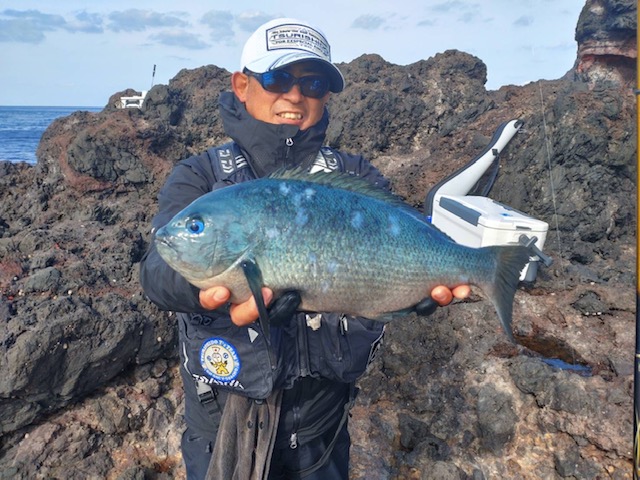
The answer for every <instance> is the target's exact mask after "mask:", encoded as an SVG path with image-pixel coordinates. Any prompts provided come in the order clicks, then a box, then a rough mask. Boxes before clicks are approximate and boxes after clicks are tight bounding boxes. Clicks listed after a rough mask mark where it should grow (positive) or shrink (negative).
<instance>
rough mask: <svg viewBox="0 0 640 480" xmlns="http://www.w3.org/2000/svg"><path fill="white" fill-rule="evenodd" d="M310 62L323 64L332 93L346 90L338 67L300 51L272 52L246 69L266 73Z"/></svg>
mask: <svg viewBox="0 0 640 480" xmlns="http://www.w3.org/2000/svg"><path fill="white" fill-rule="evenodd" d="M309 60H313V61H315V62H318V63H320V64H322V66H323V67H324V70H325V72H326V73H327V75H328V76H329V82H330V88H329V90H330V91H332V92H333V93H339V92H341V91H342V90H344V83H345V82H344V77H343V76H342V72H341V71H340V70H339V69H338V67H336V66H335V65H334V64H333V63H331V62H328V61H326V60H325V59H323V58H320V57H319V56H318V55H314V54H313V53H310V52H301V51H299V50H296V51H293V52H291V53H287V54H284V55H283V53H282V51H279V52H277V53H276V52H270V54H269V55H265V56H264V57H262V58H259V59H257V60H254V61H253V62H251V63H248V64H246V65H245V66H244V68H246V69H248V70H250V71H252V72H255V73H265V72H268V71H270V70H276V69H278V68H284V67H287V66H289V65H293V64H295V63H300V62H306V61H309Z"/></svg>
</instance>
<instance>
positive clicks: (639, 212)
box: [633, 8, 640, 480]
mask: <svg viewBox="0 0 640 480" xmlns="http://www.w3.org/2000/svg"><path fill="white" fill-rule="evenodd" d="M636 10H637V11H636V15H637V19H636V20H637V21H636V42H637V43H636V90H635V94H636V355H635V359H634V367H635V368H634V373H633V414H634V415H633V432H634V436H633V478H634V479H635V480H638V479H639V478H640V455H639V451H638V449H640V431H638V429H639V428H640V385H639V384H638V382H640V372H639V370H640V319H639V315H638V309H639V307H640V280H639V278H640V236H639V235H638V234H639V233H640V229H639V228H638V222H639V220H640V203H638V193H639V188H640V187H639V185H640V153H639V152H640V150H639V149H638V146H639V145H640V141H639V140H638V137H639V136H640V102H639V101H638V98H639V97H638V95H640V74H639V73H638V71H639V70H640V58H639V57H638V52H640V36H638V35H637V25H640V10H639V9H637V8H636Z"/></svg>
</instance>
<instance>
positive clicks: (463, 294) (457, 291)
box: [451, 285, 471, 300]
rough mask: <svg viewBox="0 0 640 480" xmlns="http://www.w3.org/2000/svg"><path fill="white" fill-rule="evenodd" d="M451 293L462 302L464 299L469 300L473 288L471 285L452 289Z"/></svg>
mask: <svg viewBox="0 0 640 480" xmlns="http://www.w3.org/2000/svg"><path fill="white" fill-rule="evenodd" d="M451 293H453V296H454V297H456V298H457V299H459V300H462V299H463V298H467V297H468V296H469V295H471V287H470V286H469V285H460V286H458V287H456V288H454V289H452V290H451Z"/></svg>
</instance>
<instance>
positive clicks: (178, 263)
mask: <svg viewBox="0 0 640 480" xmlns="http://www.w3.org/2000/svg"><path fill="white" fill-rule="evenodd" d="M155 242H156V246H157V249H158V252H159V254H160V255H161V256H162V258H163V259H164V260H165V261H166V262H167V263H168V264H169V265H170V266H171V267H172V268H173V269H175V270H176V271H177V272H179V273H180V274H181V275H182V276H183V277H185V278H186V279H187V280H188V281H189V282H190V283H192V284H193V285H195V286H197V287H199V288H207V287H210V286H226V287H227V288H229V289H230V290H231V292H232V298H231V301H232V302H234V303H236V302H242V301H244V300H246V299H248V298H249V297H250V295H251V290H250V289H249V286H248V283H247V279H246V277H245V275H244V273H243V270H242V268H241V265H242V262H243V261H245V260H251V261H253V262H255V264H256V265H257V266H258V268H259V270H260V272H261V281H262V283H263V285H264V286H267V287H269V288H271V289H272V290H273V291H274V294H275V295H276V296H277V295H279V294H280V293H282V292H285V291H288V290H297V291H298V292H300V296H301V300H302V303H301V305H300V309H301V310H306V311H315V312H337V313H344V314H350V315H356V316H363V317H367V318H372V319H378V320H381V321H388V320H391V319H392V318H393V317H394V316H396V315H397V314H398V313H405V312H406V311H408V310H409V309H411V307H413V306H415V305H416V304H417V303H418V302H420V301H421V300H423V299H424V298H426V297H428V296H429V295H430V292H431V290H432V289H433V288H434V287H435V286H437V285H446V286H448V287H450V288H453V287H456V286H458V285H462V284H473V285H477V286H479V287H480V288H481V289H482V290H483V291H484V292H485V293H486V294H487V295H488V296H489V297H490V298H491V299H492V301H493V303H494V305H495V307H496V310H497V311H498V315H499V317H500V319H501V321H502V324H503V326H504V328H505V331H506V332H507V334H508V335H509V337H510V338H513V337H512V334H511V327H510V323H511V315H512V303H513V297H514V295H515V290H516V287H517V284H518V278H519V274H520V271H521V270H522V268H523V267H524V265H525V264H526V263H527V262H528V261H529V252H528V250H527V249H526V248H525V247H523V246H515V245H514V246H494V247H483V248H477V249H476V248H469V247H465V246H462V245H459V244H456V243H455V242H453V241H452V240H450V239H449V238H448V237H447V236H446V235H444V234H443V233H442V232H440V231H439V230H438V229H436V228H435V227H434V226H433V225H431V224H429V223H428V222H426V221H425V220H424V218H423V217H422V215H421V214H420V212H418V211H417V210H415V209H412V208H411V207H409V206H408V205H406V204H403V203H402V202H400V201H399V200H397V199H396V198H395V197H392V196H391V195H389V194H387V193H386V192H383V191H381V190H379V189H376V188H375V187H373V186H370V185H369V184H368V183H367V182H365V181H364V180H362V179H359V178H357V177H353V176H351V175H345V174H336V173H326V174H325V173H316V174H313V175H310V174H303V173H301V172H299V171H295V172H290V171H288V172H283V173H281V174H280V175H279V176H275V177H268V178H263V179H258V180H253V181H250V182H245V183H241V184H237V185H232V186H229V187H226V188H223V189H220V190H215V191H213V192H210V193H208V194H205V195H203V196H202V197H200V198H198V199H197V200H195V201H194V202H193V203H191V204H190V205H189V206H187V207H186V208H185V209H184V210H182V211H181V212H180V213H178V214H177V215H176V216H175V217H174V218H173V219H172V220H171V221H170V222H169V223H168V224H167V225H165V226H164V227H162V228H160V229H159V230H158V231H157V232H156V236H155Z"/></svg>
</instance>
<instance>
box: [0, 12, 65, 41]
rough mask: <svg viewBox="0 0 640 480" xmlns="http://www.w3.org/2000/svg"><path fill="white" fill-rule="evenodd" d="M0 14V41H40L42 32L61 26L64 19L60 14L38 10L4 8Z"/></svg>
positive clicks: (42, 35) (42, 36)
mask: <svg viewBox="0 0 640 480" xmlns="http://www.w3.org/2000/svg"><path fill="white" fill-rule="evenodd" d="M0 15H2V16H4V17H9V18H8V19H0V42H20V43H40V42H42V41H43V40H44V39H45V35H44V32H52V31H55V30H58V29H60V28H63V27H64V26H65V24H66V21H65V19H64V18H63V17H61V16H60V15H49V14H47V13H42V12H40V11H38V10H22V11H20V10H4V11H2V12H0Z"/></svg>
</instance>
